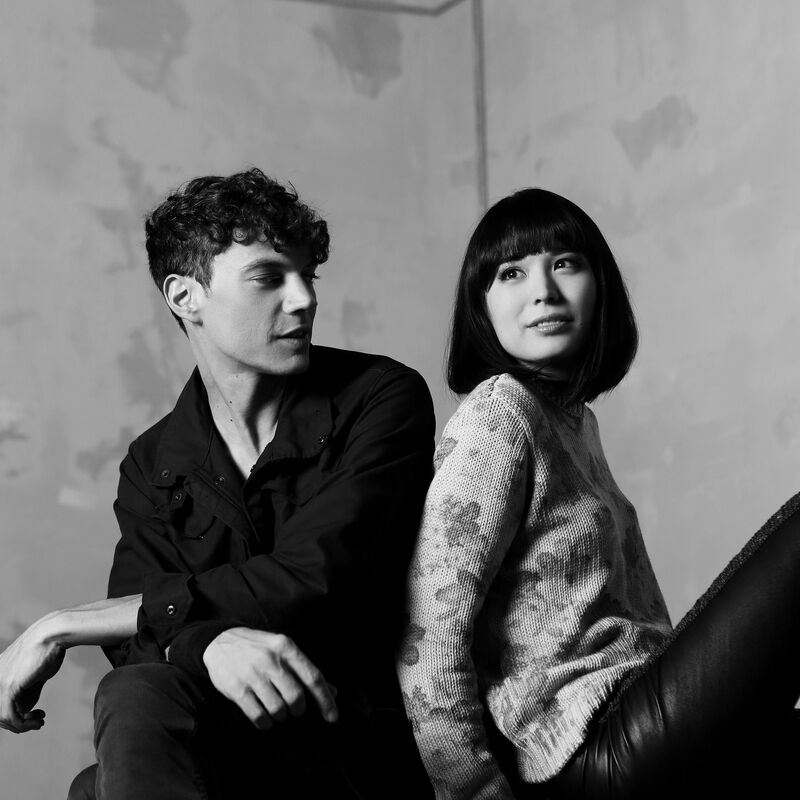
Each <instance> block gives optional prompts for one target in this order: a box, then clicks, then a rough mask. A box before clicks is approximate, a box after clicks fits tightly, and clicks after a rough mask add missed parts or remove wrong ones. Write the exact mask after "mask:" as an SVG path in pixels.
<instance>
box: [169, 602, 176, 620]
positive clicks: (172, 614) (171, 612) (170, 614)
mask: <svg viewBox="0 0 800 800" xmlns="http://www.w3.org/2000/svg"><path fill="white" fill-rule="evenodd" d="M167 616H168V617H174V616H175V606H174V605H172V603H170V604H169V605H168V606H167Z"/></svg>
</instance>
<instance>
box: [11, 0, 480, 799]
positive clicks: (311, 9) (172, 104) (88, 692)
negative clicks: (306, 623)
mask: <svg viewBox="0 0 800 800" xmlns="http://www.w3.org/2000/svg"><path fill="white" fill-rule="evenodd" d="M232 9H233V10H232ZM466 20H468V17H466ZM430 23H431V20H429V19H428V18H425V17H420V16H414V15H399V14H389V13H375V12H369V11H359V10H352V9H350V10H347V9H341V8H333V7H329V6H325V5H316V4H308V3H297V2H294V3H293V2H282V0H269V1H268V2H247V1H245V2H238V3H236V4H234V5H233V6H232V5H231V4H230V3H228V2H223V1H222V0H194V1H193V2H191V3H188V2H180V1H179V0H158V1H157V2H156V1H155V0H152V1H151V2H137V3H135V4H132V3H129V2H126V0H76V2H73V3H70V4H63V3H58V2H44V3H36V4H32V3H27V2H24V0H7V1H6V2H4V3H3V4H2V5H0V59H1V61H0V142H1V143H2V146H1V147H0V186H1V187H2V189H0V242H2V267H0V269H1V270H2V277H3V286H4V291H3V292H2V293H0V375H2V376H3V378H2V382H1V383H0V547H1V548H2V558H0V640H1V641H0V645H1V646H5V644H7V643H8V642H9V641H10V640H12V639H13V638H14V637H15V636H16V635H17V634H18V633H19V632H20V631H21V630H22V629H23V628H24V627H25V626H26V625H27V624H29V623H30V622H32V621H33V620H34V619H36V618H38V617H39V616H41V615H42V614H44V613H45V612H46V611H48V610H51V609H54V608H58V607H64V606H67V605H72V604H75V603H79V602H84V601H86V600H89V599H92V598H96V597H100V596H104V594H105V589H106V577H107V574H108V568H109V566H110V562H111V557H112V553H113V547H114V544H115V543H116V540H117V538H118V535H119V534H118V529H117V525H116V521H115V519H114V516H113V514H112V512H111V503H112V501H113V498H114V495H115V490H116V481H117V467H118V464H119V461H120V460H121V458H122V457H123V455H124V453H125V450H126V448H127V446H128V444H129V443H130V441H131V440H132V439H133V438H134V437H135V436H136V435H138V433H140V432H141V431H143V430H144V429H145V428H146V427H148V426H149V425H151V424H152V423H153V422H155V421H156V420H157V419H159V418H160V417H161V416H162V415H163V414H165V413H166V412H167V411H169V410H170V408H171V407H172V405H173V403H174V401H175V399H176V397H177V394H178V392H179V391H180V388H181V387H182V385H183V383H184V382H185V380H186V378H187V376H188V373H189V371H190V369H191V359H190V354H189V350H188V346H187V345H186V342H185V340H184V338H183V336H182V334H181V333H180V331H179V329H178V328H177V326H176V325H175V324H174V322H173V321H172V319H171V317H170V315H169V313H168V312H167V310H166V308H165V306H164V305H163V302H162V300H161V298H160V295H159V294H158V292H157V290H156V288H155V287H154V286H153V285H152V283H151V281H150V278H149V275H148V273H147V267H146V260H145V253H144V247H143V227H142V219H143V216H144V214H145V213H146V212H147V211H148V210H149V209H150V208H151V207H152V206H153V205H154V204H155V203H156V202H157V201H158V200H159V199H160V198H161V197H162V196H163V195H164V194H165V193H166V192H167V191H168V190H169V189H171V188H173V187H175V186H177V185H179V184H180V183H182V182H183V181H184V180H186V179H188V178H190V177H194V176H196V175H201V174H210V173H216V174H227V173H229V172H233V171H235V170H237V169H240V168H243V167H246V166H248V165H251V164H252V165H257V166H260V167H262V168H263V169H264V170H265V171H266V172H267V173H268V174H272V175H274V176H275V177H276V178H278V179H281V180H285V181H291V182H292V183H293V184H294V185H295V186H296V187H297V189H298V191H299V192H300V194H301V196H302V197H303V198H304V199H305V200H306V202H309V203H310V204H312V205H314V206H316V207H317V208H318V209H319V210H320V211H321V212H322V214H323V215H324V216H325V217H326V218H327V219H328V220H329V224H330V229H331V232H332V242H333V244H332V251H331V258H330V261H329V262H328V263H327V264H326V265H325V266H324V267H323V268H321V270H320V275H321V279H320V281H319V284H318V295H319V302H320V306H319V312H318V315H317V324H316V328H315V340H316V341H318V342H325V343H328V344H331V345H334V346H341V347H349V348H354V349H359V350H366V351H372V352H384V353H387V354H389V355H392V356H394V357H396V358H399V359H401V360H403V361H405V362H407V363H410V364H413V365H414V366H415V367H417V368H418V369H419V370H420V371H421V372H422V373H423V375H424V377H425V378H426V379H427V381H428V383H429V384H430V386H431V387H432V390H433V392H434V394H435V396H436V402H437V406H438V407H439V409H440V416H445V417H446V415H447V413H449V411H450V409H451V407H452V400H451V399H450V398H449V395H448V394H447V393H446V391H445V389H444V387H443V385H442V382H441V380H440V374H441V351H442V340H443V336H444V329H445V325H446V318H447V311H446V309H447V308H448V305H449V299H450V295H451V290H452V279H453V274H454V268H453V269H449V270H442V271H441V272H440V273H437V272H436V266H437V265H444V264H448V265H450V264H451V263H452V262H453V257H452V253H453V252H454V251H455V250H456V249H457V248H458V246H459V244H460V240H461V237H462V235H463V232H462V230H461V229H460V228H458V227H457V226H454V225H453V222H452V220H453V219H454V218H455V219H459V214H458V213H455V214H452V213H450V211H449V209H447V208H445V207H443V205H442V204H441V202H440V197H437V196H436V195H435V194H434V192H433V186H434V185H435V183H436V182H437V181H438V180H439V178H438V177H437V176H439V175H440V171H441V170H440V167H439V159H438V157H437V156H436V152H435V151H434V149H433V148H432V144H431V143H432V142H433V141H436V142H443V141H445V140H448V139H450V138H452V141H453V145H452V148H451V153H452V154H454V155H452V157H458V158H462V159H466V160H467V161H468V160H469V159H470V158H474V142H473V141H471V131H472V127H473V126H472V122H471V120H472V113H473V110H472V101H471V86H470V83H469V81H465V82H461V81H459V80H458V76H459V74H460V73H461V72H462V71H465V72H468V70H469V64H470V63H471V61H470V59H471V49H470V39H469V37H463V36H461V37H459V36H457V35H455V33H454V31H455V30H456V29H457V28H459V27H463V25H464V23H465V17H464V13H463V11H458V10H457V11H455V12H454V14H452V15H449V16H448V17H447V19H444V18H442V19H440V20H438V21H437V22H435V23H434V24H433V25H431V24H430ZM439 35H442V36H445V37H447V38H448V39H449V42H448V52H449V55H448V68H447V69H446V70H444V71H442V74H441V76H439V75H438V74H437V69H438V68H437V64H438V63H439V61H440V60H441V53H440V52H439V50H438V48H437V46H436V37H437V36H439ZM462 64H463V65H464V66H462ZM445 80H447V81H448V83H449V85H448V86H445V85H444V81H445ZM443 96H446V98H447V103H448V112H447V114H446V115H445V114H444V113H443V112H442V111H441V110H440V108H439V107H440V106H441V104H442V101H441V98H442V97H443ZM431 115H433V117H434V118H435V119H434V121H433V122H432V123H431V125H429V124H428V122H427V121H428V118H429V117H430V116H431ZM460 119H461V120H464V121H463V122H462V123H459V120H460ZM448 126H449V127H448ZM438 127H442V130H441V131H439V130H438ZM429 128H430V129H433V132H431V130H429ZM461 129H463V130H464V131H466V132H467V133H466V134H459V133H458V131H459V130H461ZM451 130H454V131H456V133H455V134H453V135H452V136H451V133H450V131H451ZM469 168H470V166H469V163H467V164H466V166H465V167H464V170H465V171H466V172H468V171H469ZM464 180H467V182H468V176H467V178H465V179H464ZM455 191H456V190H454V192H455ZM459 194H463V195H464V196H465V197H466V198H467V200H466V203H467V205H469V207H470V211H471V212H474V211H475V209H476V200H475V197H474V191H472V192H471V191H469V188H467V189H466V190H465V191H464V192H463V193H462V192H459ZM462 205H463V203H462ZM432 265H433V267H434V268H433V270H432ZM107 668H108V667H107V664H106V662H105V660H104V658H103V657H102V656H101V655H100V654H99V653H98V652H95V651H94V650H93V649H89V648H75V649H73V650H71V651H70V652H69V654H68V656H67V662H66V665H65V667H64V668H63V670H62V672H61V673H60V674H59V676H58V677H57V678H56V679H55V680H54V681H53V682H51V683H50V684H48V685H47V686H46V688H45V691H44V694H43V697H42V701H41V705H42V707H43V708H45V710H46V711H47V723H46V725H45V727H44V729H43V730H42V731H41V732H38V733H31V734H27V735H24V736H12V735H11V734H8V733H5V732H3V733H2V735H1V736H0V774H2V775H3V788H2V789H0V795H2V796H3V797H9V798H10V797H14V798H25V800H45V798H48V799H49V798H53V797H59V796H66V790H67V786H68V785H69V781H70V779H71V777H72V776H73V775H74V774H75V773H76V772H77V771H78V769H79V768H80V767H82V766H84V765H86V764H88V763H90V762H91V761H93V748H92V742H91V703H92V698H93V694H94V690H95V687H96V685H97V681H98V679H99V677H100V676H101V675H102V674H103V672H104V671H105V670H106V669H107Z"/></svg>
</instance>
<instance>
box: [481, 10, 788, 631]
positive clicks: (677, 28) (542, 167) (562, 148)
mask: <svg viewBox="0 0 800 800" xmlns="http://www.w3.org/2000/svg"><path fill="white" fill-rule="evenodd" d="M486 7H487V9H488V12H487V25H486V36H487V83H488V119H489V145H490V158H489V175H490V194H491V195H492V197H493V198H496V197H499V196H501V195H503V194H505V193H507V192H508V191H510V190H512V189H514V188H517V187H519V186H522V185H540V186H544V187H546V188H550V189H553V190H554V191H557V192H560V193H562V194H565V195H566V196H568V197H570V198H571V199H573V200H575V201H576V202H577V203H579V204H580V205H582V206H583V207H584V208H585V209H586V210H587V211H588V212H589V213H590V214H591V215H592V216H593V217H594V218H595V219H596V220H597V222H598V224H599V225H600V227H601V229H602V230H603V231H604V232H605V233H606V235H607V237H608V239H609V241H610V243H611V246H612V249H613V250H614V252H615V254H616V256H617V258H618V261H619V262H620V265H621V267H622V269H623V271H624V273H625V274H626V276H627V278H628V282H629V286H630V288H631V291H632V295H633V300H634V303H635V306H636V310H637V312H638V316H639V320H640V323H641V332H642V345H641V350H640V356H639V358H638V360H637V362H636V363H635V365H634V369H633V371H632V372H631V374H630V376H629V377H628V378H627V379H626V381H625V382H624V383H623V384H622V385H621V386H620V387H619V388H618V389H617V390H616V392H614V393H613V394H612V395H610V397H609V398H608V399H607V400H605V401H603V402H601V403H598V404H597V409H596V410H597V412H598V416H599V418H600V422H601V426H602V431H603V433H604V442H605V445H606V449H607V451H608V456H609V460H610V462H611V465H612V468H614V469H615V473H616V476H617V481H618V483H619V484H620V486H621V488H622V489H623V491H625V492H627V493H628V495H629V496H630V499H631V500H632V501H633V502H634V503H635V505H636V506H637V508H638V510H639V516H640V521H641V524H642V528H643V530H644V533H645V538H646V540H647V544H648V548H649V550H650V552H651V556H652V559H653V561H654V564H655V567H656V571H657V573H658V575H659V577H660V579H661V581H662V583H663V586H664V589H665V593H666V595H667V600H668V603H669V606H670V609H671V611H672V612H673V614H674V616H676V617H678V616H680V615H682V614H683V612H684V611H686V609H687V608H688V607H689V606H690V605H691V603H692V602H693V601H694V600H695V599H696V598H697V596H698V595H699V594H700V593H701V592H702V590H703V589H704V588H705V586H706V585H707V584H708V583H709V582H710V581H711V580H712V579H713V577H714V576H715V575H716V574H717V572H718V571H719V570H720V569H721V568H722V566H723V565H724V563H725V562H726V560H727V559H728V558H729V557H730V556H732V555H733V554H734V553H735V551H736V550H737V549H738V547H739V545H740V544H741V543H743V542H744V541H745V540H746V538H747V537H748V536H749V534H750V532H751V531H752V530H754V529H755V528H757V527H758V526H759V525H760V524H761V523H762V522H763V521H764V520H765V519H766V517H767V516H769V514H770V513H771V512H772V510H773V509H774V508H775V507H776V506H777V505H779V504H780V503H781V502H783V501H784V500H785V499H787V498H788V496H789V495H791V494H792V493H793V492H794V491H796V490H797V489H800V485H798V475H800V469H798V468H799V467H800V359H798V352H799V351H798V341H800V338H798V312H797V309H798V301H799V300H800V281H799V280H798V266H797V261H798V245H800V229H798V225H797V216H798V208H799V206H798V200H797V175H798V172H800V145H798V142H799V141H800V137H798V130H800V106H798V102H797V100H798V91H797V85H798V78H800V51H798V48H797V47H796V41H797V35H798V31H800V6H798V5H797V4H796V3H793V2H790V1H789V0H787V1H786V2H783V1H781V0H770V2H767V3H759V4H753V3H747V2H744V1H741V2H740V1H739V0H734V1H733V2H731V1H729V0H711V1H709V0H706V1H705V2H701V3H698V2H691V1H690V0H683V1H681V0H673V1H672V2H663V0H629V1H628V0H598V2H577V1H576V2H563V1H562V0H538V2H535V3H523V2H515V3H491V2H489V3H487V6H486Z"/></svg>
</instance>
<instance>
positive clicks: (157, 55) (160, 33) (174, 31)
mask: <svg viewBox="0 0 800 800" xmlns="http://www.w3.org/2000/svg"><path fill="white" fill-rule="evenodd" d="M190 27H191V17H190V15H189V14H188V13H187V11H186V10H184V7H183V6H182V5H181V4H180V3H179V2H177V0H137V2H136V3H129V2H127V0H95V18H94V27H93V29H92V43H93V44H94V45H95V47H99V48H104V49H107V50H110V51H111V52H112V53H113V54H114V57H115V58H116V59H117V62H118V63H119V65H120V67H121V68H122V69H123V70H124V72H125V73H126V74H127V75H128V76H129V77H130V78H131V79H132V80H133V81H135V82H136V83H137V84H138V85H139V86H140V87H141V88H143V89H146V90H147V91H150V92H156V91H159V90H160V89H162V88H163V86H164V83H165V81H166V78H167V73H168V70H169V68H170V66H171V65H172V63H173V62H174V61H175V60H176V59H178V58H179V57H180V56H181V55H182V54H183V53H184V51H185V42H186V37H187V34H188V32H189V29H190Z"/></svg>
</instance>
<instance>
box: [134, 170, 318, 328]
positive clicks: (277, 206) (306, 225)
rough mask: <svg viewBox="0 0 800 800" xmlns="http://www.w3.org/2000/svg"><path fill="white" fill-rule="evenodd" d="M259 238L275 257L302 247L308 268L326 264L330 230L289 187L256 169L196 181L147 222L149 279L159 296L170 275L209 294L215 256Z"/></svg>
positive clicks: (163, 205) (186, 186) (183, 188)
mask: <svg viewBox="0 0 800 800" xmlns="http://www.w3.org/2000/svg"><path fill="white" fill-rule="evenodd" d="M262 236H263V237H264V238H265V239H266V241H267V242H268V243H269V244H270V245H271V246H272V247H274V248H275V250H277V251H278V252H280V251H282V250H284V249H286V248H290V247H306V248H308V252H309V259H310V261H311V262H312V263H314V264H322V263H324V262H325V261H327V259H328V249H329V246H330V237H329V235H328V225H327V223H326V222H325V220H323V219H321V218H320V217H319V216H318V215H317V213H316V212H315V211H313V210H312V209H310V208H309V207H308V206H306V205H305V204H304V203H302V202H300V200H299V198H298V196H297V192H296V191H295V190H294V187H293V186H291V184H290V185H289V186H288V188H287V187H286V186H282V185H281V184H280V183H278V182H277V181H275V180H273V179H272V178H270V177H268V176H267V175H265V174H264V173H263V172H262V171H261V170H260V169H256V168H252V169H249V170H247V171H246V172H237V173H236V174H234V175H230V176H228V177H219V176H216V175H208V176H205V177H202V178H195V179H194V180H191V181H189V182H188V183H186V184H185V185H183V186H182V187H181V188H180V189H178V190H177V191H176V192H175V193H173V194H171V195H169V197H167V199H166V200H164V202H163V203H161V205H159V206H158V207H157V208H156V209H155V210H154V211H153V212H152V213H151V214H150V215H149V216H148V217H147V219H146V221H145V246H146V247H147V259H148V262H149V264H150V274H151V275H152V277H153V280H154V281H155V284H156V286H157V287H158V289H159V291H160V290H161V288H162V287H163V285H164V280H165V279H166V277H167V276H168V275H171V274H177V275H189V276H191V277H193V278H195V280H197V281H198V282H199V283H200V285H201V286H203V287H204V288H206V289H207V288H208V286H209V284H210V283H211V275H212V266H211V261H212V259H213V258H214V256H217V255H219V254H220V253H222V252H223V251H225V250H227V249H228V248H229V247H230V246H231V244H233V242H238V243H240V244H245V245H247V244H251V243H252V242H254V241H255V240H256V239H259V238H261V237H262ZM176 319H177V320H178V324H179V325H180V326H181V328H184V325H183V321H182V320H180V319H178V318H177V317H176Z"/></svg>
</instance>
